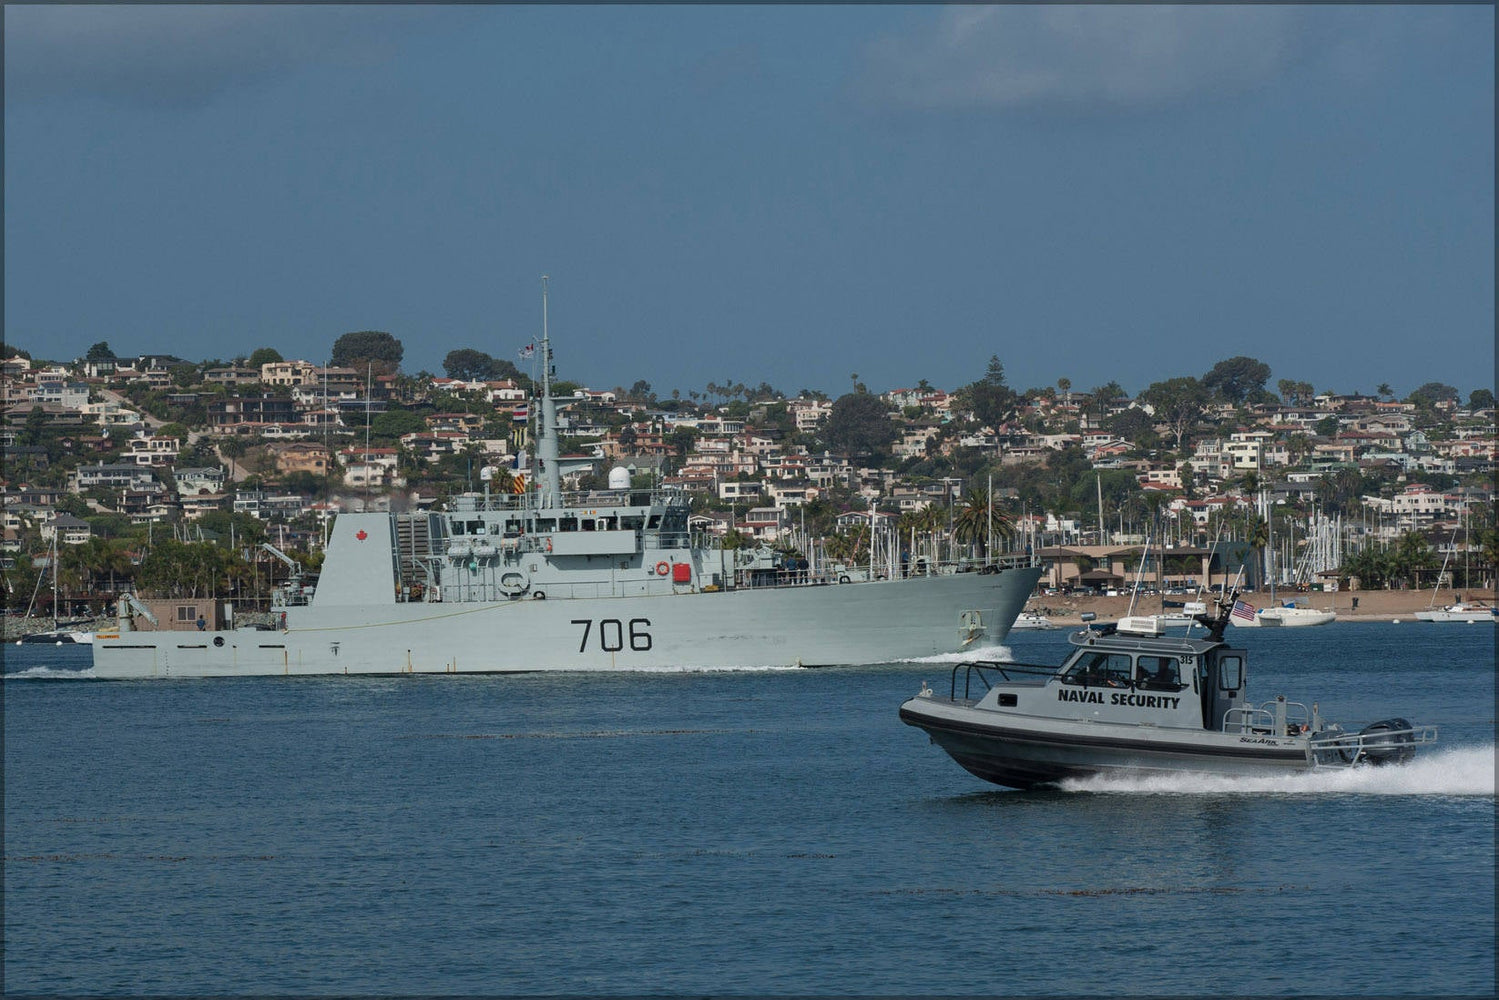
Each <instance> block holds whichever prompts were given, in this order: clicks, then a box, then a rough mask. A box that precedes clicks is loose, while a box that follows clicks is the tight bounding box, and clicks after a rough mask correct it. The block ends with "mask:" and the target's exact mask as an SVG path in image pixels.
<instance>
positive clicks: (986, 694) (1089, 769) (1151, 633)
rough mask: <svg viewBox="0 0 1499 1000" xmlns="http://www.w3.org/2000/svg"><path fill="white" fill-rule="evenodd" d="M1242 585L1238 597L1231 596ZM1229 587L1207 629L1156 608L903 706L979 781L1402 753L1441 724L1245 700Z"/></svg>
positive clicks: (956, 676) (988, 667)
mask: <svg viewBox="0 0 1499 1000" xmlns="http://www.w3.org/2000/svg"><path fill="white" fill-rule="evenodd" d="M1234 596H1236V595H1234ZM1233 601H1234V597H1233V596H1230V597H1229V598H1227V599H1226V601H1220V602H1218V605H1219V606H1218V614H1217V616H1216V617H1211V618H1210V617H1209V616H1207V615H1200V616H1198V621H1199V622H1200V623H1201V624H1203V625H1204V626H1206V627H1207V629H1208V634H1207V636H1206V637H1205V638H1201V639H1194V638H1173V637H1166V636H1164V635H1161V634H1160V631H1161V629H1160V626H1159V625H1158V624H1157V623H1156V622H1155V621H1154V620H1152V619H1150V618H1136V619H1130V618H1126V619H1123V620H1121V621H1120V622H1119V623H1118V626H1117V628H1114V627H1110V628H1106V629H1104V630H1102V631H1093V630H1083V631H1080V632H1077V633H1074V634H1073V635H1072V636H1071V637H1070V642H1071V643H1072V645H1073V647H1074V648H1073V650H1072V652H1071V653H1070V654H1069V655H1068V656H1067V658H1066V659H1065V660H1064V661H1063V662H1062V664H1061V666H1060V667H1042V666H1030V665H1026V664H1019V663H998V662H992V661H975V662H970V663H960V664H958V665H957V666H956V667H954V668H953V672H952V689H951V691H950V692H949V693H948V694H946V695H938V694H937V693H935V692H933V691H932V690H931V689H930V688H928V687H927V686H926V685H922V690H921V692H920V694H918V695H917V696H916V697H914V698H912V699H910V700H909V701H907V702H905V703H904V704H903V705H901V707H900V718H901V721H903V722H905V723H907V724H909V725H912V726H916V727H917V728H919V729H922V730H925V731H926V733H927V734H928V735H929V736H930V737H931V739H932V742H934V743H936V744H937V745H938V746H940V747H941V748H942V749H943V750H945V751H947V753H948V754H949V755H950V756H951V757H952V758H953V760H955V761H957V762H958V763H959V764H961V765H962V766H963V767H964V768H965V769H967V770H968V771H969V772H971V773H972V774H974V775H977V776H978V777H980V778H983V779H984V780H985V781H992V782H994V783H995V784H999V785H1007V786H1010V787H1013V788H1032V787H1035V786H1037V785H1045V784H1051V783H1055V782H1057V781H1060V780H1062V779H1064V778H1076V777H1086V776H1090V775H1099V774H1116V773H1132V774H1149V773H1152V772H1154V773H1161V772H1171V771H1194V772H1209V773H1214V774H1226V775H1249V774H1265V773H1286V772H1294V771H1307V770H1312V769H1315V768H1320V767H1349V766H1352V765H1355V764H1361V763H1372V764H1384V763H1394V762H1403V761H1405V760H1408V759H1409V758H1410V757H1411V756H1412V755H1413V754H1414V752H1415V750H1416V749H1417V748H1418V747H1421V746H1426V745H1429V744H1432V743H1435V742H1436V738H1437V731H1436V728H1435V727H1433V726H1413V725H1411V724H1410V723H1409V722H1407V721H1406V720H1404V719H1386V720H1384V721H1382V722H1376V723H1374V724H1373V725H1370V726H1367V727H1365V728H1364V729H1363V730H1361V731H1360V732H1357V733H1351V732H1345V731H1344V730H1343V729H1342V728H1341V727H1340V726H1338V725H1336V724H1334V723H1331V722H1328V721H1327V720H1326V719H1324V718H1322V716H1321V714H1320V713H1319V712H1318V710H1317V706H1316V705H1315V704H1313V705H1312V707H1311V708H1310V709H1308V708H1307V707H1306V706H1305V705H1303V704H1301V703H1298V702H1291V701H1287V700H1286V699H1285V697H1284V696H1280V697H1277V698H1276V699H1275V700H1274V701H1270V702H1265V703H1262V704H1255V703H1253V702H1250V701H1248V700H1247V699H1246V698H1245V685H1246V681H1247V677H1248V671H1247V661H1248V656H1247V654H1246V652H1245V651H1244V650H1242V649H1234V648H1231V647H1230V646H1228V645H1227V644H1226V643H1225V642H1224V639H1223V631H1224V629H1225V628H1226V627H1227V625H1228V616H1229V612H1230V610H1231V609H1232V607H1233Z"/></svg>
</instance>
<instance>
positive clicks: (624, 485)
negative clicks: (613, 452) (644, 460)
mask: <svg viewBox="0 0 1499 1000" xmlns="http://www.w3.org/2000/svg"><path fill="white" fill-rule="evenodd" d="M609 488H610V489H611V490H627V489H629V488H630V470H629V469H627V468H625V467H624V466H622V465H616V466H615V467H614V468H612V469H610V470H609Z"/></svg>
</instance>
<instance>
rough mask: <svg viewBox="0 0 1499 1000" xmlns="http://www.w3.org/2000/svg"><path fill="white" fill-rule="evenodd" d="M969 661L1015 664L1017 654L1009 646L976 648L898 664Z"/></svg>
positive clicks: (920, 657)
mask: <svg viewBox="0 0 1499 1000" xmlns="http://www.w3.org/2000/svg"><path fill="white" fill-rule="evenodd" d="M967 660H998V661H1000V662H1002V663H1013V662H1014V660H1015V654H1014V652H1012V651H1011V649H1010V647H1009V646H975V647H973V648H972V649H965V650H963V651H962V652H961V653H938V654H937V655H936V656H916V657H912V658H911V659H909V660H896V661H895V662H896V663H963V662H965V661H967Z"/></svg>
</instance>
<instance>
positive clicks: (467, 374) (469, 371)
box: [442, 347, 520, 382]
mask: <svg viewBox="0 0 1499 1000" xmlns="http://www.w3.org/2000/svg"><path fill="white" fill-rule="evenodd" d="M442 370H443V371H445V372H447V373H448V377H449V378H460V379H464V380H465V381H473V380H478V381H482V382H497V381H499V380H500V379H511V380H513V381H517V382H518V381H520V369H518V368H516V367H515V365H514V364H513V363H512V362H509V361H502V360H500V359H499V358H495V357H491V356H490V355H488V354H486V353H484V352H483V351H476V350H474V349H473V348H471V347H462V348H459V349H458V350H455V351H449V352H448V353H447V356H446V357H444V358H443V359H442Z"/></svg>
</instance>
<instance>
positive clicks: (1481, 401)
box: [1468, 389, 1494, 410]
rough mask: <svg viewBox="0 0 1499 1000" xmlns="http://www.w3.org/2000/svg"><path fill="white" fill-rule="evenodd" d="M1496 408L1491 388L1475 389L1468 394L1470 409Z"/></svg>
mask: <svg viewBox="0 0 1499 1000" xmlns="http://www.w3.org/2000/svg"><path fill="white" fill-rule="evenodd" d="M1493 408H1494V393H1493V391H1492V390H1489V389H1474V390H1473V391H1472V392H1471V393H1469V395H1468V409H1470V410H1492V409H1493Z"/></svg>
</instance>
